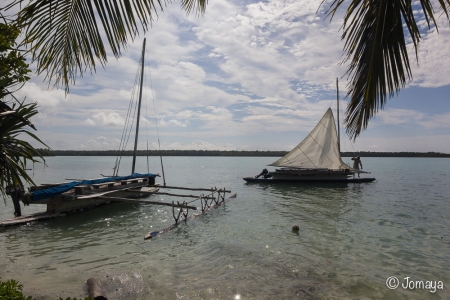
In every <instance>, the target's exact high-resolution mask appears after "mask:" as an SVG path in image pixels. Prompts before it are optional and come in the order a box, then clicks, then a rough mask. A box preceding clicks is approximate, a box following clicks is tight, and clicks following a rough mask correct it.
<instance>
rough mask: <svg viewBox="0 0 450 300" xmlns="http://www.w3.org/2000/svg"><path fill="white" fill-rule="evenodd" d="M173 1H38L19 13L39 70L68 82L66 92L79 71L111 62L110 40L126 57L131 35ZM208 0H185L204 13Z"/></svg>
mask: <svg viewBox="0 0 450 300" xmlns="http://www.w3.org/2000/svg"><path fill="white" fill-rule="evenodd" d="M22 2H24V0H15V1H14V2H13V4H11V5H18V4H22ZM167 2H170V0H121V1H117V0H92V1H91V0H36V1H31V2H30V3H29V4H28V5H27V6H25V7H24V8H23V9H22V10H21V11H20V13H19V18H18V22H19V24H20V25H21V26H22V28H24V29H25V44H26V45H28V46H29V47H30V50H31V52H32V53H33V61H34V62H36V63H37V72H38V73H45V74H46V80H48V82H49V84H50V82H52V81H54V86H56V87H58V86H59V85H60V84H62V85H63V86H64V87H65V90H66V92H69V85H71V84H74V83H75V80H76V78H77V77H78V76H83V74H84V73H85V72H87V71H88V72H90V73H93V72H95V71H96V64H97V63H100V65H101V66H104V65H105V63H106V62H107V56H106V50H105V42H104V38H103V37H102V32H104V33H105V36H106V40H107V41H108V42H107V43H108V44H109V46H110V48H111V50H112V52H113V54H114V55H115V56H116V57H120V56H121V54H122V51H123V49H124V48H126V46H127V44H128V42H129V39H131V40H134V38H135V37H136V35H137V34H138V33H139V29H142V30H143V32H144V33H145V32H146V31H148V29H149V26H151V23H152V22H153V21H154V19H155V17H157V12H158V10H161V11H163V7H164V6H165V5H166V3H167ZM206 3H207V1H206V0H182V7H183V9H185V10H186V11H187V13H189V12H190V11H191V10H192V9H195V8H197V10H198V11H199V12H204V10H205V7H206Z"/></svg>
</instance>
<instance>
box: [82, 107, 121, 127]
mask: <svg viewBox="0 0 450 300" xmlns="http://www.w3.org/2000/svg"><path fill="white" fill-rule="evenodd" d="M85 122H86V123H87V124H88V125H92V126H94V125H95V126H110V125H112V126H123V125H124V124H125V121H124V119H122V117H121V116H120V115H119V114H118V113H116V112H104V111H102V112H99V113H96V114H94V115H93V116H92V117H91V118H89V119H86V121H85Z"/></svg>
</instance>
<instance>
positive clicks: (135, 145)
mask: <svg viewBox="0 0 450 300" xmlns="http://www.w3.org/2000/svg"><path fill="white" fill-rule="evenodd" d="M145 40H146V39H145V38H144V44H143V46H142V62H141V87H140V89H139V104H138V113H137V119H136V135H135V137H134V152H133V164H132V166H131V174H134V169H135V166H136V152H137V144H138V136H139V119H140V117H141V102H142V85H143V83H144V58H145Z"/></svg>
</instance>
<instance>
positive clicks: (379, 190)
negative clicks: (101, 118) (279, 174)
mask: <svg viewBox="0 0 450 300" xmlns="http://www.w3.org/2000/svg"><path fill="white" fill-rule="evenodd" d="M114 159H115V158H113V157H50V158H48V159H47V165H48V167H46V168H42V167H41V166H36V167H35V169H34V170H33V171H32V172H33V173H34V178H35V180H36V181H37V182H38V183H44V182H54V181H62V180H64V179H66V178H79V179H83V178H95V177H99V174H100V173H102V174H110V173H111V172H112V169H111V168H112V166H113V164H114ZM274 160H275V159H271V158H254V157H251V158H245V157H166V158H164V163H165V172H166V178H167V184H168V185H176V186H191V187H212V186H216V187H226V188H227V189H231V190H232V192H233V193H237V198H236V199H232V200H230V201H229V202H227V204H226V205H225V206H224V207H220V208H219V209H216V210H214V211H211V212H209V213H208V214H206V215H204V216H202V217H199V218H196V219H194V220H192V221H190V222H188V223H187V224H186V225H182V226H180V227H178V228H177V229H175V230H173V231H171V232H168V233H165V234H163V235H161V236H160V237H158V238H157V239H155V240H152V241H144V239H143V237H144V235H145V234H146V233H147V232H149V231H154V230H158V229H162V228H164V227H167V226H168V225H170V224H172V223H173V220H172V212H171V209H170V208H164V207H160V206H158V207H156V206H147V205H142V204H122V203H119V204H113V205H108V206H103V207H101V208H98V209H94V210H91V211H87V212H83V213H80V214H73V215H69V216H67V217H64V218H58V219H52V220H48V221H44V222H39V223H35V224H30V225H27V226H21V227H14V228H4V229H0V240H1V243H0V245H1V249H0V276H1V277H2V278H4V279H9V278H14V279H17V280H19V281H20V282H22V283H23V284H24V285H25V288H26V291H27V292H29V293H32V294H34V295H39V297H40V298H41V299H56V296H62V297H68V296H72V297H73V296H76V297H84V296H86V294H85V293H86V291H85V281H86V280H87V279H88V278H89V277H97V278H98V279H99V280H100V281H101V282H102V284H103V286H104V289H105V292H107V294H108V295H109V299H293V298H300V299H302V298H304V299H315V298H316V299H450V289H449V286H450V271H449V270H450V258H449V255H448V254H449V253H450V234H449V230H448V229H449V226H450V205H449V198H450V171H449V170H450V160H449V159H441V158H363V165H364V169H365V170H369V171H371V172H372V174H371V175H372V176H374V177H376V178H377V180H376V181H375V182H373V183H367V184H348V185H329V184H328V185H324V184H304V185H297V186H295V185H293V184H283V185H271V186H268V185H260V184H246V183H245V182H244V181H243V180H242V177H244V176H253V175H256V174H258V173H259V172H260V171H261V170H262V168H263V167H264V166H265V165H267V164H268V163H271V162H272V161H274ZM130 161H131V159H130V158H124V161H123V162H122V166H128V165H129V163H130ZM149 164H150V171H153V172H160V170H159V169H160V168H159V158H155V157H151V158H150V161H149ZM146 165H147V163H146V159H145V158H139V168H138V170H137V171H139V172H145V171H147V170H146ZM128 169H129V168H128V167H123V172H122V174H127V173H129V172H130V170H128ZM159 182H162V180H159ZM172 192H174V191H172ZM151 199H152V200H156V199H162V200H164V201H172V200H177V199H172V198H169V197H167V196H158V197H155V196H153V197H151ZM36 210H39V208H36V206H28V207H25V208H23V212H24V213H29V212H33V211H36ZM12 212H13V208H12V204H11V203H10V201H7V202H6V206H3V209H2V210H1V211H0V217H1V218H2V219H5V218H9V217H11V214H12ZM293 225H298V226H299V227H300V231H299V232H298V234H297V233H294V232H292V230H291V228H292V226H293ZM390 276H396V277H397V278H398V279H399V281H400V286H399V287H398V288H397V289H393V290H391V289H389V288H388V287H387V286H386V279H387V278H388V277H390ZM406 277H410V280H413V281H414V282H415V281H423V282H424V284H425V283H426V281H432V282H434V281H436V282H439V281H442V284H443V289H438V288H436V291H435V292H434V293H433V292H431V291H430V288H428V289H427V288H424V287H422V286H418V287H417V286H416V285H415V283H414V286H413V287H412V288H411V286H410V287H407V288H406V289H405V288H403V287H402V286H401V284H404V282H405V278H406Z"/></svg>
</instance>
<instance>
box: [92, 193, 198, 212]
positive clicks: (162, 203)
mask: <svg viewBox="0 0 450 300" xmlns="http://www.w3.org/2000/svg"><path fill="white" fill-rule="evenodd" d="M97 199H107V200H111V201H121V202H136V203H144V204H155V205H163V206H171V207H180V208H189V209H192V210H197V207H196V206H189V205H183V204H175V203H174V204H172V203H167V202H157V201H148V200H139V199H130V198H119V197H105V196H100V197H97Z"/></svg>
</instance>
